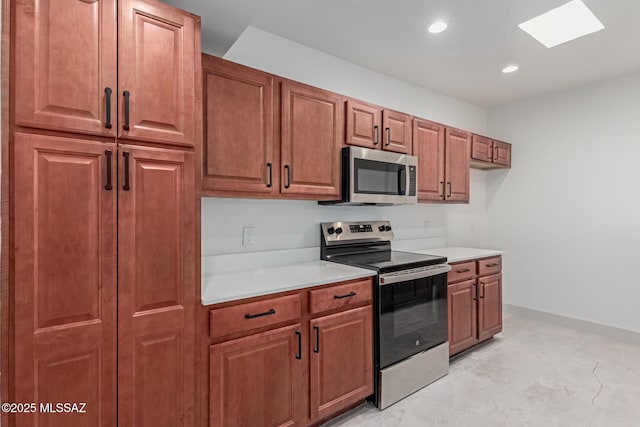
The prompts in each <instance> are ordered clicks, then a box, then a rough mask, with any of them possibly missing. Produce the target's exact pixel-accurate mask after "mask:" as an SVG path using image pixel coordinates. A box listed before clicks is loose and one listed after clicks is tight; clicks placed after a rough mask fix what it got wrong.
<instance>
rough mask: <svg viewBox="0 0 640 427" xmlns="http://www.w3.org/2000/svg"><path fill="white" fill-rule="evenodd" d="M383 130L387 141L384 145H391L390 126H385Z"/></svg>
mask: <svg viewBox="0 0 640 427" xmlns="http://www.w3.org/2000/svg"><path fill="white" fill-rule="evenodd" d="M385 131H386V132H387V143H386V144H385V145H387V146H389V145H391V128H386V129H385Z"/></svg>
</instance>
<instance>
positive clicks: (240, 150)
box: [202, 56, 278, 194]
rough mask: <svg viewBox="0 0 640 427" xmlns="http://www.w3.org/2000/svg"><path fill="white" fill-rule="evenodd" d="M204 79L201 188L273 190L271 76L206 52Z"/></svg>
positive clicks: (214, 189) (261, 191)
mask: <svg viewBox="0 0 640 427" xmlns="http://www.w3.org/2000/svg"><path fill="white" fill-rule="evenodd" d="M203 83H204V94H205V99H206V101H205V142H204V146H203V156H202V157H203V162H204V164H203V168H202V171H203V172H202V174H203V176H202V186H203V189H205V190H211V191H223V192H234V193H236V192H237V193H246V192H248V193H265V194H268V193H273V191H274V189H276V190H277V188H278V187H277V186H275V185H274V182H273V178H274V171H275V172H277V171H278V167H277V165H275V164H274V153H273V151H274V150H273V148H274V147H273V77H272V76H270V75H269V74H266V73H263V72H261V71H258V70H254V69H251V68H247V67H243V66H241V65H238V64H234V63H232V62H227V61H224V60H222V59H218V58H214V57H209V56H206V57H204V64H203Z"/></svg>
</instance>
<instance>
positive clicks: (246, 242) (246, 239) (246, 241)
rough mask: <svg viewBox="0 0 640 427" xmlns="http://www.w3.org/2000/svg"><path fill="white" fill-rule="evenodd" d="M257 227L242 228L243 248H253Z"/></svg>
mask: <svg viewBox="0 0 640 427" xmlns="http://www.w3.org/2000/svg"><path fill="white" fill-rule="evenodd" d="M254 230H255V227H251V226H245V227H242V246H253V231H254Z"/></svg>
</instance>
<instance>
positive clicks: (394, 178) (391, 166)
mask: <svg viewBox="0 0 640 427" xmlns="http://www.w3.org/2000/svg"><path fill="white" fill-rule="evenodd" d="M353 167H354V176H353V180H354V182H353V186H354V193H359V194H388V195H393V196H404V195H405V194H406V192H407V189H406V186H407V175H406V174H407V167H406V165H402V164H396V163H387V162H378V161H375V160H366V159H354V165H353Z"/></svg>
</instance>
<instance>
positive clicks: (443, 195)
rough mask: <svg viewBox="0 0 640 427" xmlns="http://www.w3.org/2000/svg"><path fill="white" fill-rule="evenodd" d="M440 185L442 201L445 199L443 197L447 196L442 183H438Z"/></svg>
mask: <svg viewBox="0 0 640 427" xmlns="http://www.w3.org/2000/svg"><path fill="white" fill-rule="evenodd" d="M440 185H442V194H441V195H440V197H442V200H444V199H445V197H446V196H445V195H446V194H447V191H446V190H445V189H444V181H440Z"/></svg>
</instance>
